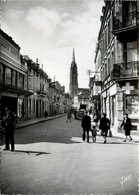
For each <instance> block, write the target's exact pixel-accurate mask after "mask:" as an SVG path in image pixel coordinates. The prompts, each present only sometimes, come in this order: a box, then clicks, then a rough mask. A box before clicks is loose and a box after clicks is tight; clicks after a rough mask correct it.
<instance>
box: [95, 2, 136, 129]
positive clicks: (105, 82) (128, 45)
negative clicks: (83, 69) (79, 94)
mask: <svg viewBox="0 0 139 195" xmlns="http://www.w3.org/2000/svg"><path fill="white" fill-rule="evenodd" d="M102 13H103V15H102V16H101V27H100V31H99V35H98V44H97V49H96V58H95V66H96V67H97V69H99V70H100V72H101V81H102V83H100V88H101V93H100V102H101V113H103V112H106V113H107V116H108V117H109V119H110V120H111V125H112V127H113V128H115V129H118V127H119V126H120V125H121V122H122V119H123V116H124V114H125V113H128V115H129V117H130V118H131V119H132V124H133V126H134V127H133V128H134V130H137V129H138V125H139V96H138V94H139V47H138V45H139V36H138V35H139V32H138V26H139V19H138V18H139V2H138V1H105V6H104V7H103V8H102ZM99 59H101V62H100V60H99ZM98 67H99V68H98ZM95 76H96V75H95ZM95 95H97V93H96V94H95Z"/></svg>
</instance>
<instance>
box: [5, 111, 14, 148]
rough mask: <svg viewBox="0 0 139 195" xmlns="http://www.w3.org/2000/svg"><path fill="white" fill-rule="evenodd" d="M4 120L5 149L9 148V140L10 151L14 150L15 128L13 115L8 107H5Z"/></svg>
mask: <svg viewBox="0 0 139 195" xmlns="http://www.w3.org/2000/svg"><path fill="white" fill-rule="evenodd" d="M4 122H5V130H6V132H5V145H6V146H5V149H4V150H9V142H11V151H14V130H15V116H14V114H13V113H12V112H11V110H10V109H7V113H6V116H5V118H4Z"/></svg>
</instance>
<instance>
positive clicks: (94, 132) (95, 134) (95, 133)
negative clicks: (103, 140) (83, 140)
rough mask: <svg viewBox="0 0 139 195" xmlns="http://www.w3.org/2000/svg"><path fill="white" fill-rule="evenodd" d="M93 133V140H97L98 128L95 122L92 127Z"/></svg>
mask: <svg viewBox="0 0 139 195" xmlns="http://www.w3.org/2000/svg"><path fill="white" fill-rule="evenodd" d="M91 133H92V139H93V142H96V136H97V129H96V125H95V124H93V128H91Z"/></svg>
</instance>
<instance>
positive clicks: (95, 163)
mask: <svg viewBox="0 0 139 195" xmlns="http://www.w3.org/2000/svg"><path fill="white" fill-rule="evenodd" d="M80 124H81V121H80V120H73V121H72V122H68V123H67V122H66V116H64V117H61V118H58V119H54V120H50V121H46V122H43V123H39V124H35V125H32V126H28V127H26V128H21V129H18V130H16V132H15V143H16V145H15V151H14V152H11V151H3V148H4V145H2V147H1V149H2V150H1V185H2V186H1V187H2V192H1V194H48V195H50V194H51V195H54V194H55V195H60V194H61V195H64V194H67V195H71V194H73V195H80V194H88V195H90V194H100V195H101V194H106V195H109V194H115V195H116V194H117V195H118V194H119V195H120V194H125V195H131V194H133V195H137V194H138V144H137V143H136V142H135V141H132V142H126V143H123V140H122V139H120V138H119V139H116V138H108V143H107V144H104V143H103V137H101V136H97V142H96V143H93V142H92V139H91V136H90V143H89V144H88V143H87V142H83V141H82V138H81V135H82V129H81V127H80V126H81V125H80Z"/></svg>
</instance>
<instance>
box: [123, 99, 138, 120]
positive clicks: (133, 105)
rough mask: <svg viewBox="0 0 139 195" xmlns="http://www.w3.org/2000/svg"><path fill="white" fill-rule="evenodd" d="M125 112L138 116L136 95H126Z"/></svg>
mask: <svg viewBox="0 0 139 195" xmlns="http://www.w3.org/2000/svg"><path fill="white" fill-rule="evenodd" d="M126 112H127V113H128V114H129V115H134V116H139V97H138V96H126Z"/></svg>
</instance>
